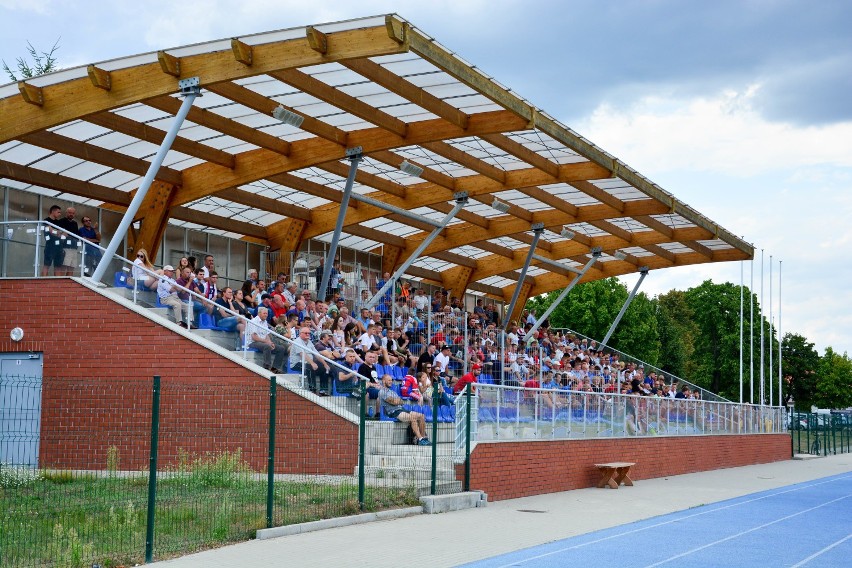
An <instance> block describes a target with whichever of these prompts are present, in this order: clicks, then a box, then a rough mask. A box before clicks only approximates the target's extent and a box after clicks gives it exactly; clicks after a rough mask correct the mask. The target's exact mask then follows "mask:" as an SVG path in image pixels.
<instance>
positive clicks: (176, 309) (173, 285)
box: [157, 264, 195, 328]
mask: <svg viewBox="0 0 852 568" xmlns="http://www.w3.org/2000/svg"><path fill="white" fill-rule="evenodd" d="M174 276H175V268H174V267H173V266H172V265H170V264H167V265H165V266H164V267H163V275H162V276H160V279H159V281H158V282H157V297H159V299H160V303H161V304H162V305H164V306H167V307H169V308H171V310H172V315H173V316H174V318H175V322H176V323H177V324H178V325H179V326H181V327H187V324H186V322H187V318H188V314H189V304H185V303H184V302H182V301H181V300H180V298H178V295H177V290H178V283H177V282H176V281H175V279H174ZM192 327H193V328H195V326H194V325H193V326H192Z"/></svg>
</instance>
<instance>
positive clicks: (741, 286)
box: [740, 261, 744, 404]
mask: <svg viewBox="0 0 852 568" xmlns="http://www.w3.org/2000/svg"><path fill="white" fill-rule="evenodd" d="M743 272H744V271H743V261H740V404H742V403H743Z"/></svg>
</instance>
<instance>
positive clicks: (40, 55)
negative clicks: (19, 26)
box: [3, 39, 59, 81]
mask: <svg viewBox="0 0 852 568" xmlns="http://www.w3.org/2000/svg"><path fill="white" fill-rule="evenodd" d="M58 49H59V40H58V39H57V40H56V43H54V44H53V47H51V48H50V50H49V51H42V52H39V51H38V50H37V49H36V48H35V47H33V44H31V43H30V42H27V52H28V53H29V54H30V58H31V59H32V62H29V61H27V60H26V59H24V58H23V57H18V58H17V59H16V60H15V63H16V67H17V68H18V73H19V74H20V77H18V75H16V74H15V72H14V71H13V70H12V69H11V68H10V67H9V65H8V64H7V63H6V60H5V59H4V60H3V70H4V71H5V72H6V74H7V75H9V78H11V79H12V81H18V80H22V79H30V78H32V77H38V76H39V75H44V74H45V73H51V72H53V71H58V70H59V65H58V63H57V59H56V51H57V50H58Z"/></svg>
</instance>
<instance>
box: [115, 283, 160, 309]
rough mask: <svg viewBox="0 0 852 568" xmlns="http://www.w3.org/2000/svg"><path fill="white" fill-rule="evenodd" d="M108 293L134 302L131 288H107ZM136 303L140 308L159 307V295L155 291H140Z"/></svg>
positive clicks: (137, 293)
mask: <svg viewBox="0 0 852 568" xmlns="http://www.w3.org/2000/svg"><path fill="white" fill-rule="evenodd" d="M106 290H107V292H109V293H110V294H115V295H116V296H120V297H122V298H126V299H128V300H130V301H131V302H132V301H133V290H132V289H131V288H115V287H113V288H107V289H106ZM136 303H137V304H139V305H140V306H143V307H146V308H151V307H156V306H157V293H156V292H154V291H144V290H140V291H137V292H136Z"/></svg>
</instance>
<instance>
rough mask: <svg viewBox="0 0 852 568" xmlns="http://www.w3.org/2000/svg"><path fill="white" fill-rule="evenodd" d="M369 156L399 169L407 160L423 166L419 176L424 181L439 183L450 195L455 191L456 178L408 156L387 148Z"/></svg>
mask: <svg viewBox="0 0 852 568" xmlns="http://www.w3.org/2000/svg"><path fill="white" fill-rule="evenodd" d="M370 158H373V159H375V160H378V161H380V162H383V163H385V164H387V165H389V166H391V167H394V168H397V169H399V167H400V165H402V162H403V161H407V162H409V163H410V164H413V165H415V166H418V167H420V168H423V173H422V174H420V178H421V179H423V180H426V181H430V182H432V183H434V184H437V185H440V186H441V187H445V188H447V189H448V190H449V192H448V195H449V196H450V197H452V192H454V191H455V186H456V180H455V178H453V177H451V176H448V175H447V174H443V173H441V172H439V171H437V170H434V169H432V168H429V167H427V166H424V165H423V164H419V163H417V162H416V161H415V160H410V159H408V158H403V157H402V156H400V155H398V154H394V153H393V152H391V151H388V150H380V151H378V152H370Z"/></svg>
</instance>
